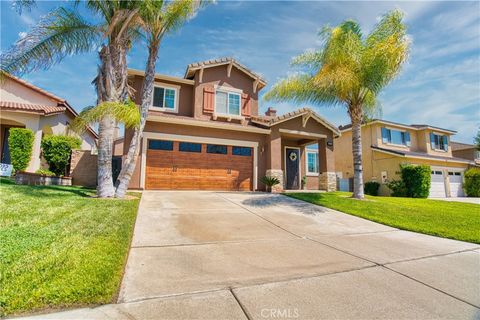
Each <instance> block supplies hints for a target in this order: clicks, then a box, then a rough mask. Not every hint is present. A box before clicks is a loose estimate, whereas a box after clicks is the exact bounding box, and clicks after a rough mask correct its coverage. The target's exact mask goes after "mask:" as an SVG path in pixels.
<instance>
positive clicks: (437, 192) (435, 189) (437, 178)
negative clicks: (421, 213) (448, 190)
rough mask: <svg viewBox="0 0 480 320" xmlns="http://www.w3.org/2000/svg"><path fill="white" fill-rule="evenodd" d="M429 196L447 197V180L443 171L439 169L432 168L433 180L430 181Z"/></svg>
mask: <svg viewBox="0 0 480 320" xmlns="http://www.w3.org/2000/svg"><path fill="white" fill-rule="evenodd" d="M428 197H429V198H445V197H446V194H445V181H444V179H443V172H442V170H439V169H432V180H431V183H430V193H429V195H428Z"/></svg>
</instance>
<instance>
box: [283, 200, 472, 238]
mask: <svg viewBox="0 0 480 320" xmlns="http://www.w3.org/2000/svg"><path fill="white" fill-rule="evenodd" d="M287 195H288V196H290V197H292V198H296V199H300V200H304V201H307V202H311V203H314V204H318V205H321V206H324V207H327V208H331V209H335V210H338V211H342V212H345V213H348V214H351V215H354V216H358V217H361V218H365V219H368V220H372V221H375V222H379V223H382V224H385V225H388V226H392V227H396V228H399V229H404V230H410V231H415V232H420V233H425V234H431V235H434V236H440V237H444V238H451V239H456V240H463V241H469V242H474V243H480V206H479V205H476V204H471V203H459V202H446V201H440V200H428V199H411V198H394V197H371V196H367V200H364V201H359V200H354V199H352V198H350V196H351V193H347V192H329V193H288V194H287Z"/></svg>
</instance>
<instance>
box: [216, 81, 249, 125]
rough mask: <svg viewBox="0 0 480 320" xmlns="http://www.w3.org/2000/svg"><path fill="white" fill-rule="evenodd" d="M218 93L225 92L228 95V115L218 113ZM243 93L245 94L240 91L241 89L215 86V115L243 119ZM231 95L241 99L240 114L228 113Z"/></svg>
mask: <svg viewBox="0 0 480 320" xmlns="http://www.w3.org/2000/svg"><path fill="white" fill-rule="evenodd" d="M217 92H223V93H226V94H227V113H223V112H217ZM242 93H243V91H242V90H240V89H236V88H229V87H222V86H215V100H214V107H213V110H214V114H215V115H216V116H222V117H229V118H240V119H243V117H242ZM230 94H234V95H237V96H238V98H239V105H238V114H231V113H228V111H229V106H228V100H229V95H230Z"/></svg>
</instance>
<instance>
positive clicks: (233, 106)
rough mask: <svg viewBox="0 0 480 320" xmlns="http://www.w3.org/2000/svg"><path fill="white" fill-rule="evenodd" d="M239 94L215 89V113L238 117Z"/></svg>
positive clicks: (240, 98) (240, 99)
mask: <svg viewBox="0 0 480 320" xmlns="http://www.w3.org/2000/svg"><path fill="white" fill-rule="evenodd" d="M241 101H242V97H241V94H240V93H237V92H230V91H224V90H223V89H222V90H220V89H217V90H216V92H215V113H216V114H222V115H232V116H240V102H241Z"/></svg>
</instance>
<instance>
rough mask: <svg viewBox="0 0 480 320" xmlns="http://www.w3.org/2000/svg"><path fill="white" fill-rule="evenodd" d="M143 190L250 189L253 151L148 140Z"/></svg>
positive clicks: (243, 148)
mask: <svg viewBox="0 0 480 320" xmlns="http://www.w3.org/2000/svg"><path fill="white" fill-rule="evenodd" d="M147 148H148V149H147V159H146V162H147V165H146V172H145V179H146V180H145V187H146V189H163V190H165V189H176V190H252V175H253V150H252V148H247V147H239V146H225V145H214V144H200V143H191V142H178V141H165V140H149V141H148V144H147Z"/></svg>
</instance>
